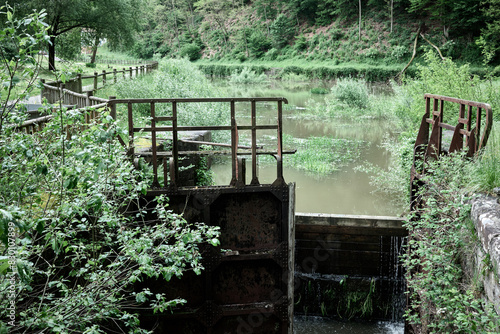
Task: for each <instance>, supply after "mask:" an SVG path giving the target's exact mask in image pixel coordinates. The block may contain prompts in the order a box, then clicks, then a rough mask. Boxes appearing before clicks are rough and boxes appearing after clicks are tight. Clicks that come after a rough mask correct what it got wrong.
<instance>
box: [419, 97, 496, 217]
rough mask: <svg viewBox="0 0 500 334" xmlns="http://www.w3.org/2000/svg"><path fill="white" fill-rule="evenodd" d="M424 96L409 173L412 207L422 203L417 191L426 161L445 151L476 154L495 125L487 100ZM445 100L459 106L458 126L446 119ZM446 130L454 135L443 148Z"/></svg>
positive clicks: (471, 155) (446, 152) (447, 152)
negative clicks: (423, 105) (422, 110)
mask: <svg viewBox="0 0 500 334" xmlns="http://www.w3.org/2000/svg"><path fill="white" fill-rule="evenodd" d="M424 99H425V113H424V115H423V117H422V122H421V125H420V129H419V131H418V135H417V139H416V141H415V145H414V153H413V165H412V168H411V176H410V178H411V209H412V210H415V209H416V208H417V207H418V205H419V203H418V202H419V194H418V192H419V188H420V187H421V186H422V176H423V175H424V174H425V168H426V162H427V161H429V160H430V159H434V160H435V159H438V158H439V156H440V155H442V154H451V153H454V152H459V151H462V150H467V152H466V156H467V157H473V156H475V155H477V154H478V153H479V152H480V151H481V150H482V149H483V148H484V147H485V146H486V143H487V142H488V137H489V135H490V132H491V127H492V124H493V112H492V109H491V106H490V105H489V104H487V103H482V102H476V101H469V100H463V99H458V98H453V97H449V96H441V95H434V94H425V95H424ZM431 102H432V108H431ZM445 102H451V103H453V104H455V105H458V106H459V107H458V118H457V124H456V125H450V124H448V123H446V122H445V121H447V120H445V119H444V111H445ZM447 122H449V121H447ZM431 126H432V130H431V129H430V128H431ZM443 129H445V130H448V131H450V132H452V134H453V135H452V138H451V141H450V143H449V145H448V147H447V148H446V147H444V146H446V143H445V142H444V141H443ZM481 135H482V136H481Z"/></svg>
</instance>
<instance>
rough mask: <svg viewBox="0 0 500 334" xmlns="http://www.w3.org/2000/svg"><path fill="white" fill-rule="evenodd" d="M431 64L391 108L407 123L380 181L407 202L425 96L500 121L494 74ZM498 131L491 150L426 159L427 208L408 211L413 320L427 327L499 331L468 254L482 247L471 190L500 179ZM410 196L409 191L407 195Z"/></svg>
mask: <svg viewBox="0 0 500 334" xmlns="http://www.w3.org/2000/svg"><path fill="white" fill-rule="evenodd" d="M426 61H427V62H426V65H425V66H424V65H421V66H419V68H418V70H419V71H418V75H417V77H416V78H415V79H406V80H404V81H403V84H402V85H401V86H395V96H394V104H393V105H392V106H388V109H390V110H392V111H393V112H394V113H395V114H396V115H397V116H398V118H399V120H400V126H402V127H403V129H405V131H404V132H402V133H401V135H400V138H399V140H398V142H394V141H391V140H389V141H386V142H385V144H384V146H385V147H386V148H387V149H388V150H389V151H390V152H391V153H392V163H391V166H390V167H389V169H388V170H387V171H383V170H380V169H378V170H377V169H376V168H375V167H373V166H368V167H367V168H368V169H370V170H372V171H373V170H374V169H375V170H377V171H376V175H377V176H376V177H375V178H374V183H375V184H376V186H377V187H378V188H380V189H382V190H385V191H388V192H392V193H398V192H399V194H400V196H399V198H406V200H405V201H403V202H404V203H406V205H408V203H409V201H408V198H409V192H408V189H409V188H408V175H409V174H408V173H409V169H410V166H411V164H412V158H413V144H414V138H415V136H416V134H415V131H416V129H417V127H418V125H419V122H420V118H421V116H422V114H423V111H424V103H423V98H422V97H423V94H424V93H427V92H432V93H433V94H438V95H447V96H453V97H458V98H463V99H470V100H476V101H482V102H488V103H490V104H491V105H492V107H493V110H494V117H495V119H498V117H499V113H498V110H499V108H500V105H499V103H498V97H497V95H498V94H497V93H496V92H497V91H498V89H497V87H496V86H495V84H494V82H492V81H490V80H481V79H479V78H477V77H473V76H472V75H471V73H470V70H469V67H468V66H458V65H456V64H455V63H454V62H452V61H451V60H449V59H445V60H444V61H443V60H441V59H438V58H437V57H436V56H435V55H434V54H432V53H428V54H427V55H426ZM445 108H448V109H445V119H444V121H445V122H446V123H450V124H454V123H456V122H457V114H458V109H457V107H456V106H453V108H451V107H450V105H445ZM497 128H498V123H497V124H496V126H495V129H494V130H493V132H492V135H491V137H490V140H489V142H488V144H487V146H486V149H485V150H484V152H481V154H480V155H479V156H478V157H475V158H473V159H472V160H470V159H465V157H464V156H463V155H461V154H454V155H451V156H443V157H441V158H440V159H439V160H437V161H429V162H428V163H427V165H426V170H427V173H426V176H425V187H424V189H423V190H422V193H421V195H422V203H423V205H422V207H421V208H420V210H419V211H417V212H414V213H412V215H411V216H409V217H408V221H407V223H406V227H407V228H408V231H409V240H410V241H409V251H408V253H407V255H406V256H405V257H404V263H405V266H406V269H407V274H408V276H407V284H408V287H409V288H410V302H411V304H410V305H409V311H408V313H407V319H408V320H409V322H410V323H411V324H413V325H415V326H417V328H418V330H421V331H422V332H424V333H427V332H434V333H444V332H446V333H448V332H457V333H462V332H469V331H473V332H477V333H486V332H498V330H499V327H498V323H499V318H498V315H497V314H496V313H495V311H494V309H493V308H492V305H489V304H488V303H487V302H485V301H484V300H483V299H482V294H483V290H482V285H481V283H480V278H478V277H472V276H471V275H469V274H468V273H467V272H466V270H465V267H464V266H465V265H464V259H465V258H466V256H470V254H471V253H472V252H473V251H474V249H475V247H478V245H477V242H478V241H477V238H476V237H475V233H476V232H475V231H474V228H473V227H471V226H470V224H471V222H470V221H469V218H468V217H469V216H470V204H469V199H470V196H471V195H472V194H474V193H477V192H481V191H482V192H490V191H491V190H492V188H493V187H497V186H498V185H500V178H499V172H500V164H498V156H500V152H499V150H498V148H499V146H498V134H495V130H497ZM404 194H406V195H404Z"/></svg>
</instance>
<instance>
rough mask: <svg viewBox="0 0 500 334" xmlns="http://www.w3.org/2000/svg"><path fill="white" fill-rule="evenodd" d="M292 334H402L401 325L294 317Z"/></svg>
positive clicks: (402, 328) (382, 322)
mask: <svg viewBox="0 0 500 334" xmlns="http://www.w3.org/2000/svg"><path fill="white" fill-rule="evenodd" d="M293 326H294V331H293V332H294V334H332V333H338V334H366V333H371V334H402V333H403V332H404V326H403V324H402V323H393V322H386V321H379V322H376V323H356V322H339V321H335V320H330V319H325V318H321V317H297V316H296V317H295V319H294V323H293Z"/></svg>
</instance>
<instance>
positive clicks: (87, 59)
mask: <svg viewBox="0 0 500 334" xmlns="http://www.w3.org/2000/svg"><path fill="white" fill-rule="evenodd" d="M76 60H77V61H82V62H87V63H90V57H89V56H78V57H77V58H76ZM95 62H96V63H99V64H110V65H137V64H151V63H155V61H151V60H141V59H140V60H129V59H109V58H102V57H100V56H97V57H96V58H95Z"/></svg>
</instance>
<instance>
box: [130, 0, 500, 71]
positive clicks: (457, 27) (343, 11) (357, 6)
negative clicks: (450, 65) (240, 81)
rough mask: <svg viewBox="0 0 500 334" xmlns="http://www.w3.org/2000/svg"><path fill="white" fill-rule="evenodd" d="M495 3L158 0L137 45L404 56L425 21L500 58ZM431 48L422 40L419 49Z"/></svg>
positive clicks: (458, 44) (455, 44)
mask: <svg viewBox="0 0 500 334" xmlns="http://www.w3.org/2000/svg"><path fill="white" fill-rule="evenodd" d="M496 7H498V4H496V0H488V1H484V2H479V1H476V0H461V1H438V2H435V1H427V0H396V1H386V0H362V1H355V2H354V5H353V1H333V0H327V1H319V0H294V1H284V0H258V1H230V0H201V1H196V0H177V1H167V2H165V1H158V0H152V1H148V2H145V3H144V7H143V9H144V13H147V14H148V15H147V17H148V19H147V20H145V21H144V22H143V25H142V29H141V31H140V33H139V36H140V37H139V39H138V40H137V44H136V48H135V49H134V52H135V54H136V55H137V56H140V57H143V58H150V57H153V55H155V54H157V55H159V56H176V55H179V54H180V53H181V51H182V50H183V48H184V47H185V46H186V45H191V44H193V43H195V44H196V45H197V46H198V47H200V48H201V50H202V53H203V57H204V58H210V59H239V60H240V61H245V60H246V59H266V60H274V59H278V60H280V59H290V58H298V59H308V60H319V61H332V62H335V61H338V62H346V61H357V62H360V61H361V62H378V63H380V62H394V61H395V60H396V61H398V62H401V61H407V60H408V59H409V57H410V56H411V52H412V47H413V46H412V45H413V39H414V38H415V33H416V32H417V30H418V29H419V27H420V30H419V31H420V32H421V33H423V34H424V35H425V36H426V38H428V39H429V40H430V41H431V42H432V43H433V44H434V45H437V46H438V47H439V48H441V50H442V51H443V53H444V55H445V56H448V57H453V58H454V59H461V60H463V61H468V62H473V63H481V61H482V60H483V59H484V61H486V62H497V61H498V58H497V57H496V53H497V49H498V45H499V44H498V41H497V38H496V37H495V31H496V30H495V29H496V28H495V27H496V25H497V22H496V21H497V20H498V19H497V15H495V13H496V11H497V9H496ZM476 41H477V42H478V43H476ZM428 48H431V45H430V44H428V43H427V42H425V41H424V40H423V39H421V43H420V45H419V47H418V51H419V50H422V49H428ZM481 50H482V51H483V54H484V55H485V58H483V57H482V56H481Z"/></svg>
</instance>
